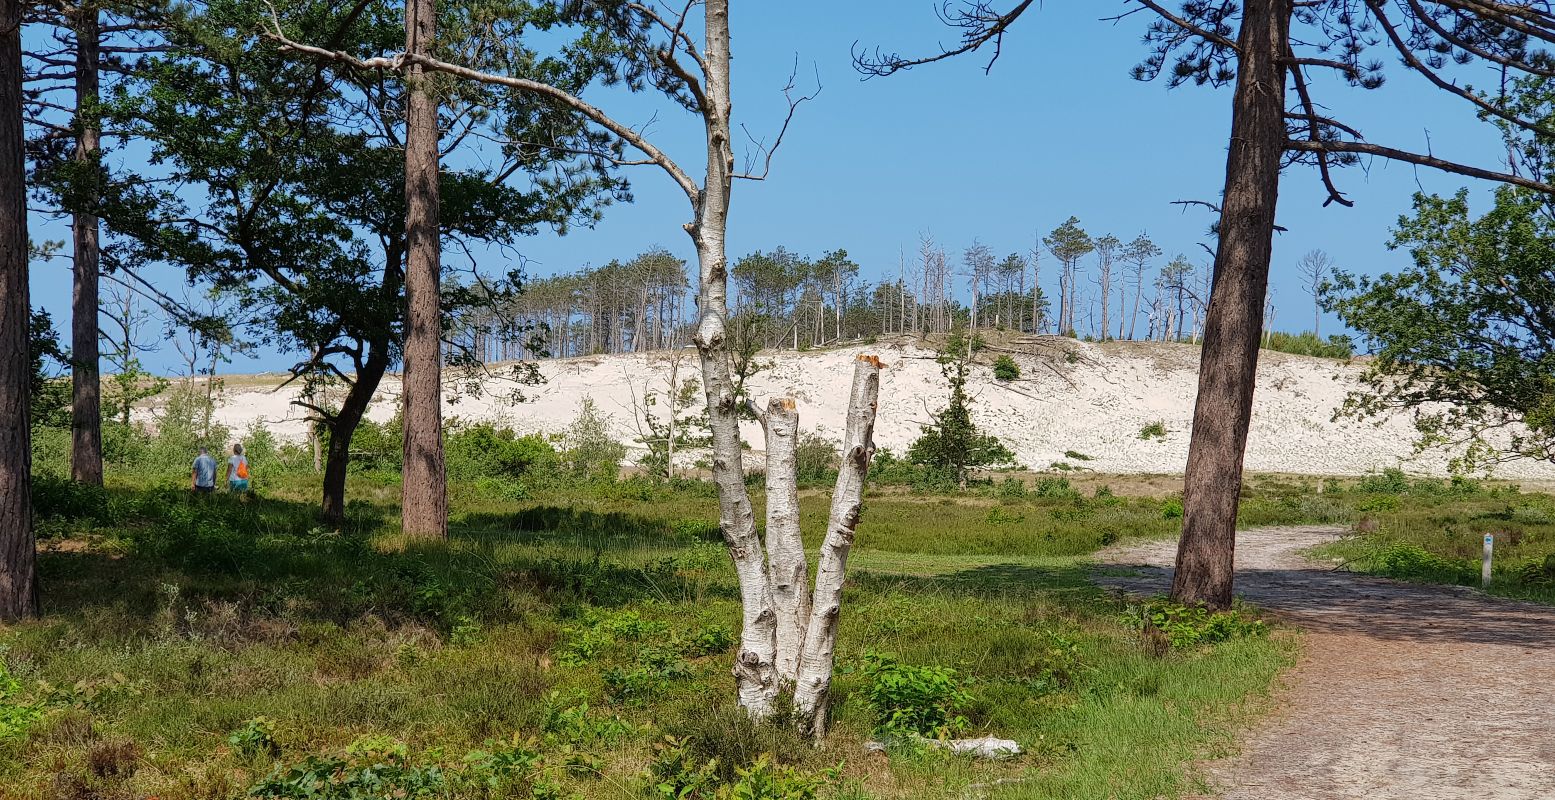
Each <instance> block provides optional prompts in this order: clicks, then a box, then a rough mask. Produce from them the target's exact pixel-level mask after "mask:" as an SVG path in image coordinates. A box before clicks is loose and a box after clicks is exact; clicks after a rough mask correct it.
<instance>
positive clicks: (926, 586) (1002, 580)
mask: <svg viewBox="0 0 1555 800" xmlns="http://www.w3.org/2000/svg"><path fill="white" fill-rule="evenodd" d="M849 582H850V583H853V584H854V585H856V586H858V587H859V588H863V589H872V590H877V591H883V590H887V589H892V588H895V589H899V590H902V589H905V590H908V591H933V592H950V593H954V594H961V595H967V596H972V597H979V598H990V597H1010V596H1034V595H1044V596H1047V597H1051V598H1054V599H1058V600H1060V601H1063V602H1076V603H1079V602H1087V603H1093V602H1095V600H1096V599H1097V598H1098V597H1100V596H1101V594H1102V593H1101V591H1100V590H1099V589H1098V588H1097V587H1096V585H1095V584H1094V583H1092V582H1091V581H1090V571H1089V568H1088V567H1086V566H1085V565H1082V564H1074V565H1065V566H1034V565H1030V564H1018V563H1006V564H984V565H981V566H976V567H970V568H967V569H960V570H955V571H950V572H943V573H938V574H933V575H904V574H899V573H892V572H885V571H877V570H867V569H860V570H857V571H855V572H854V573H853V574H852V575H850V576H849Z"/></svg>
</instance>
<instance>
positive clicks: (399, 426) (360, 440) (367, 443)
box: [351, 413, 405, 472]
mask: <svg viewBox="0 0 1555 800" xmlns="http://www.w3.org/2000/svg"><path fill="white" fill-rule="evenodd" d="M404 466H405V420H404V419H403V418H402V417H401V416H400V415H399V414H398V413H396V414H395V415H394V417H393V418H392V419H390V420H389V421H388V422H373V421H372V420H370V419H363V420H362V423H361V424H360V425H358V426H357V428H356V432H355V433H354V434H353V435H352V436H351V469H353V470H357V471H363V472H366V471H372V470H389V471H393V472H398V471H400V469H402V468H403V467H404Z"/></svg>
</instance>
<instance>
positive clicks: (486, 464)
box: [445, 422, 561, 481]
mask: <svg viewBox="0 0 1555 800" xmlns="http://www.w3.org/2000/svg"><path fill="white" fill-rule="evenodd" d="M445 441H446V444H445V449H446V452H447V454H448V455H447V458H448V476H449V477H450V478H455V479H458V480H476V479H478V478H488V479H498V480H501V479H507V480H515V481H516V480H520V479H523V478H526V477H528V476H530V475H531V474H535V475H540V476H550V475H553V474H554V473H555V471H556V469H557V467H559V466H560V464H561V457H560V456H559V455H558V454H557V452H556V448H554V447H552V446H551V443H550V442H548V441H546V440H545V438H544V437H542V436H539V435H537V434H529V435H527V436H520V435H518V434H517V433H516V432H514V431H513V429H512V428H498V427H496V426H494V425H492V424H490V423H486V422H482V423H477V424H474V425H468V426H457V427H454V428H453V430H451V431H450V432H449V434H448V436H447V439H446V440H445Z"/></svg>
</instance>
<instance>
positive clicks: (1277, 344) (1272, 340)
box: [1263, 331, 1355, 358]
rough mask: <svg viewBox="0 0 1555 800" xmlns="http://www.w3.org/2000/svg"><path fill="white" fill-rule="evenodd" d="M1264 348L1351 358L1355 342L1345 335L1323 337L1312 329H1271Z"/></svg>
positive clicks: (1306, 354)
mask: <svg viewBox="0 0 1555 800" xmlns="http://www.w3.org/2000/svg"><path fill="white" fill-rule="evenodd" d="M1263 349H1265V350H1277V351H1279V352H1281V353H1293V354H1295V355H1299V356H1318V357H1320V358H1349V357H1350V356H1352V355H1354V354H1355V342H1354V341H1353V340H1352V339H1350V337H1348V336H1344V335H1338V336H1330V337H1328V338H1327V339H1323V338H1320V337H1319V336H1318V335H1317V334H1315V333H1313V332H1312V331H1302V332H1301V333H1283V332H1281V331H1271V332H1270V333H1269V334H1268V335H1267V336H1265V337H1264V338H1263Z"/></svg>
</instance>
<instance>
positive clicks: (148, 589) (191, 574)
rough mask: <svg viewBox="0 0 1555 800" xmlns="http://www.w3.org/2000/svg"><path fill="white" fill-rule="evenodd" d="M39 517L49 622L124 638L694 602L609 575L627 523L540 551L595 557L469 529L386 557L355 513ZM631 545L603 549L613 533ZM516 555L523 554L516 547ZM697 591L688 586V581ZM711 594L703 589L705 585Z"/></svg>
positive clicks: (60, 510) (113, 506) (151, 500)
mask: <svg viewBox="0 0 1555 800" xmlns="http://www.w3.org/2000/svg"><path fill="white" fill-rule="evenodd" d="M68 491H69V492H70V494H69V495H66V494H65V493H64V492H63V491H61V492H59V493H57V494H56V496H52V497H47V498H45V499H44V502H42V503H40V504H39V505H40V509H41V514H40V517H41V519H42V521H43V524H42V525H41V526H40V528H41V529H42V530H43V531H44V533H45V537H44V538H43V541H42V543H41V544H42V547H41V548H40V550H41V552H40V563H39V570H40V579H41V580H40V582H41V585H42V592H43V601H44V608H45V612H46V613H48V614H50V615H57V616H66V617H77V618H80V617H84V616H97V617H103V618H113V619H118V620H121V621H123V622H124V623H125V624H127V625H140V626H144V625H148V624H151V623H152V621H153V620H161V621H162V622H163V623H165V622H166V620H165V618H166V617H167V615H168V614H169V613H170V610H171V609H173V608H174V607H175V606H176V607H189V608H194V607H196V606H200V605H202V604H203V605H205V606H209V605H210V604H212V603H223V604H236V605H237V606H238V607H239V608H241V609H242V610H243V613H245V614H252V615H258V616H265V615H269V616H284V617H286V618H288V619H294V620H298V621H306V622H333V623H337V624H346V623H348V622H350V621H351V620H354V619H358V618H361V617H363V616H364V615H373V616H377V617H379V618H381V619H383V620H384V621H385V622H386V623H388V624H395V623H399V622H418V623H421V624H425V625H430V626H433V627H440V628H450V627H452V626H453V625H456V624H458V623H459V621H460V620H461V619H466V618H475V619H483V620H491V621H496V620H501V619H504V618H508V617H511V616H513V615H514V614H515V613H517V612H515V611H514V609H516V608H522V607H524V606H525V603H524V602H521V601H520V599H519V596H520V595H529V596H539V597H540V598H541V600H542V601H543V602H545V603H547V604H554V605H556V606H561V607H567V606H578V605H581V604H590V605H620V604H623V603H626V602H630V601H633V600H638V599H645V598H650V597H659V598H664V597H667V596H670V595H673V594H677V593H679V594H690V593H692V592H693V591H695V592H696V593H697V594H698V595H700V594H702V593H705V592H707V591H708V587H707V586H706V585H698V586H696V587H695V588H694V589H692V588H688V585H689V583H690V581H691V580H692V577H688V576H685V575H682V574H680V573H679V572H678V571H677V570H676V569H674V568H673V565H666V564H645V565H644V566H643V567H626V566H622V565H620V564H619V563H614V561H613V560H612V558H611V557H610V556H612V555H613V554H615V553H617V552H618V551H620V550H621V549H622V548H629V547H633V548H637V549H636V550H633V553H634V554H635V556H636V557H637V560H639V561H642V560H644V559H643V558H642V557H641V556H642V550H641V548H640V547H639V546H638V544H637V543H636V542H634V540H633V537H639V538H640V537H641V536H642V535H643V531H644V530H645V526H646V524H647V523H644V522H641V521H634V520H631V519H629V518H628V516H627V515H619V514H611V515H599V517H598V519H588V520H587V527H588V530H592V531H594V532H596V533H599V534H600V535H598V536H594V537H592V538H589V537H588V536H587V534H586V532H585V533H584V534H580V533H579V532H578V531H574V530H569V529H568V525H569V524H570V523H572V522H577V521H578V520H580V519H585V518H584V517H583V516H581V515H571V516H568V515H564V514H552V515H551V518H553V519H554V520H555V521H556V524H555V525H554V526H553V527H554V528H555V529H554V530H551V531H549V532H541V531H533V532H531V534H532V537H549V539H551V540H567V539H569V537H570V540H573V541H578V542H586V543H587V547H586V548H583V547H573V548H571V549H570V550H569V549H563V551H562V553H561V555H557V553H556V551H555V549H554V548H552V549H550V550H545V549H540V548H531V547H526V546H524V545H525V542H524V541H523V537H522V536H517V537H515V536H512V535H505V534H504V533H503V532H502V530H501V529H500V528H496V527H495V526H493V525H492V524H490V523H492V522H494V520H482V522H484V523H487V524H484V525H479V526H477V525H471V524H466V525H462V526H455V527H454V528H453V529H452V530H451V536H452V538H451V540H450V541H449V542H446V543H445V542H433V543H417V542H408V543H403V545H400V546H395V545H394V544H392V543H393V542H394V540H393V539H392V538H391V539H389V540H387V541H389V542H390V543H391V544H390V546H389V547H384V543H385V540H380V539H376V538H375V537H376V536H377V534H380V533H389V532H390V529H391V528H392V525H391V523H392V517H393V513H392V512H393V509H392V508H389V507H380V506H373V505H368V504H360V503H358V504H353V505H352V506H351V507H350V509H349V512H348V519H347V520H346V521H345V523H344V524H343V525H341V526H340V527H339V529H338V530H336V529H333V528H330V527H325V526H323V525H321V524H320V523H319V522H318V518H317V512H316V509H315V508H314V506H312V505H311V504H307V503H300V502H296V501H288V500H279V499H270V498H260V497H250V498H244V499H240V498H234V497H228V496H195V495H191V494H190V493H189V492H188V491H187V490H183V489H178V488H176V487H160V488H151V489H119V488H115V489H108V490H88V491H86V492H80V491H78V490H68ZM612 525H620V526H622V527H625V528H628V529H629V530H630V531H631V532H630V533H629V534H627V535H623V536H613V535H608V534H609V532H610V526H612ZM515 545H517V546H515ZM693 577H694V576H693ZM703 583H704V584H705V581H703ZM126 633H128V632H126Z"/></svg>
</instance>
